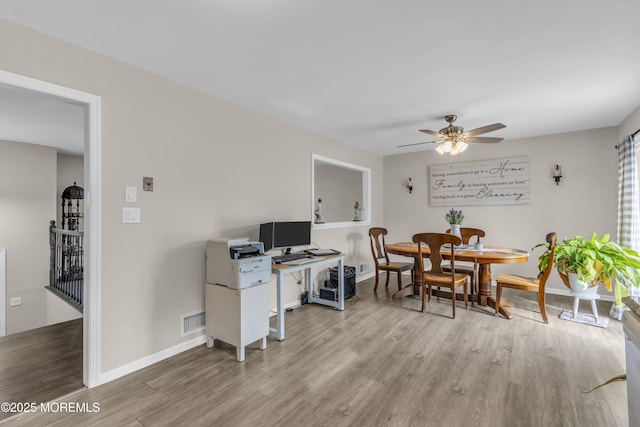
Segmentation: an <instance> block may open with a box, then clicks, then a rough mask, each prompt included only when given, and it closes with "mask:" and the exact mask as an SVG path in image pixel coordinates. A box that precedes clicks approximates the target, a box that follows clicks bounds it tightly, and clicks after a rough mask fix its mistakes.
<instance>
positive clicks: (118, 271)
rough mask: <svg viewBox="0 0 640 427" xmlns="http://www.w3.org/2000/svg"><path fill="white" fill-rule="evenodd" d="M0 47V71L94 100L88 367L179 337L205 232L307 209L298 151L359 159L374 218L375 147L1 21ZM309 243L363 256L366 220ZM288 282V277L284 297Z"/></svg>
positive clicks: (198, 281)
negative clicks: (148, 181)
mask: <svg viewBox="0 0 640 427" xmlns="http://www.w3.org/2000/svg"><path fill="white" fill-rule="evenodd" d="M0 50H1V51H2V52H3V54H2V55H1V56H0V69H4V70H6V71H10V72H13V73H17V74H22V75H26V76H29V77H33V78H37V79H41V80H44V81H48V82H51V83H55V84H59V85H63V86H67V87H71V88H74V89H77V90H81V91H84V92H89V93H93V94H96V95H99V96H100V97H101V99H102V165H101V168H102V212H101V215H102V242H101V252H102V277H101V279H102V295H101V324H102V331H101V333H102V342H101V346H102V354H101V363H102V367H101V371H102V372H106V371H110V370H113V369H116V368H118V367H121V366H123V365H126V364H128V363H131V362H134V361H137V360H139V359H142V358H144V357H146V356H149V355H153V354H156V353H158V352H160V351H162V350H165V349H167V348H170V347H173V346H176V345H178V344H180V343H181V342H183V341H185V340H188V339H191V338H192V336H187V337H181V336H180V328H179V320H180V315H182V314H185V313H191V312H194V311H198V310H202V309H203V307H204V266H205V258H204V247H205V242H206V240H207V239H208V238H211V237H220V236H227V237H235V236H247V237H250V238H252V239H257V237H258V224H260V223H262V222H267V221H272V220H283V221H284V220H310V219H312V212H311V209H310V206H312V201H311V154H312V153H317V154H320V155H323V156H326V157H330V158H334V159H338V160H342V161H346V162H349V163H353V164H357V165H361V166H364V167H368V168H371V170H372V187H373V191H372V221H373V222H375V223H381V222H382V191H381V185H382V158H381V157H379V156H376V155H372V154H368V153H365V152H363V151H360V150H357V149H355V148H352V147H349V146H346V145H343V144H340V143H337V142H335V141H333V140H330V139H327V138H324V137H321V136H318V135H316V134H313V133H311V132H308V131H305V130H302V129H300V128H297V127H294V126H291V125H287V124H283V123H282V122H279V121H277V120H275V119H273V118H270V117H267V116H265V115H263V114H259V113H256V112H253V111H250V110H248V109H246V108H244V107H241V106H239V105H236V104H233V103H230V102H228V101H226V100H224V99H221V98H218V97H216V96H213V95H208V94H205V93H202V92H199V91H196V90H194V89H191V88H189V87H186V86H183V85H180V84H177V83H175V82H171V81H169V80H167V79H164V78H161V77H158V76H156V75H153V74H150V73H147V72H145V71H143V70H140V69H137V68H134V67H131V66H128V65H125V64H123V63H120V62H117V61H114V60H111V59H108V58H106V57H104V56H102V55H98V54H94V53H91V52H88V51H86V50H84V49H81V48H79V47H76V46H73V45H70V44H68V43H65V42H62V41H58V40H55V39H53V38H50V37H47V36H45V35H43V34H40V33H38V32H35V31H32V30H29V29H27V28H25V27H22V26H19V25H17V24H14V23H11V22H9V21H5V20H0ZM143 176H150V177H154V179H155V188H154V191H153V192H143V191H142V188H141V187H142V177H143ZM54 181H55V180H52V182H54ZM283 183H285V184H286V188H285V189H284V190H283V188H282V185H283ZM125 186H136V187H137V188H138V202H137V203H135V204H134V206H137V207H139V208H141V217H142V222H141V224H138V225H131V224H122V223H121V209H122V207H123V206H125V202H124V188H125ZM312 240H313V241H315V242H317V243H318V244H319V245H320V246H323V247H333V248H336V249H339V250H342V251H344V252H346V253H348V257H347V260H346V263H347V264H348V265H357V264H358V263H360V262H366V263H368V264H369V265H371V260H370V258H371V256H370V254H369V248H368V241H367V228H366V227H362V226H360V227H359V226H354V227H349V228H342V229H329V230H315V231H314V232H313V234H312ZM298 293H299V289H298V288H297V287H296V285H295V284H293V283H290V284H289V286H288V287H287V295H286V297H285V300H286V301H295V300H297V299H298ZM272 298H275V296H273V295H272Z"/></svg>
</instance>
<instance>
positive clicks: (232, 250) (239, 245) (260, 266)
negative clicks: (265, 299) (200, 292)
mask: <svg viewBox="0 0 640 427" xmlns="http://www.w3.org/2000/svg"><path fill="white" fill-rule="evenodd" d="M206 255H207V283H211V284H218V285H222V286H226V287H228V288H232V289H244V288H248V287H250V286H254V285H259V284H262V283H269V282H270V281H271V256H269V255H265V254H264V245H263V244H262V242H249V240H247V239H246V238H233V239H226V238H225V239H211V240H209V241H208V242H207V248H206Z"/></svg>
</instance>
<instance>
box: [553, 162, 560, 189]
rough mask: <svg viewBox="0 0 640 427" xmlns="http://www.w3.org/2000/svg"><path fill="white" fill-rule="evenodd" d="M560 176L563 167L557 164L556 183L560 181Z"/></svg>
mask: <svg viewBox="0 0 640 427" xmlns="http://www.w3.org/2000/svg"><path fill="white" fill-rule="evenodd" d="M560 178H562V168H561V167H560V165H556V168H555V169H554V170H553V179H555V180H556V185H558V184H559V183H560Z"/></svg>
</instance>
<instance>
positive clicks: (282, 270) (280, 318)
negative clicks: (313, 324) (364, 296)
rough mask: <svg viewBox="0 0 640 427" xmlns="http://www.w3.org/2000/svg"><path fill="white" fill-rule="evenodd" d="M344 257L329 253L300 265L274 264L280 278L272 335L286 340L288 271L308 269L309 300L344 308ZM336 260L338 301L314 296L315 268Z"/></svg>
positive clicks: (273, 267) (343, 255)
mask: <svg viewBox="0 0 640 427" xmlns="http://www.w3.org/2000/svg"><path fill="white" fill-rule="evenodd" d="M344 257H345V254H339V255H329V256H324V257H319V258H317V259H314V260H312V261H310V262H308V263H306V264H299V265H287V264H273V266H272V267H271V272H272V273H273V274H275V275H276V276H277V278H278V288H277V292H278V305H277V312H276V316H277V319H276V322H277V325H276V327H275V328H269V334H270V335H271V336H274V337H276V338H277V339H278V341H282V340H284V312H285V310H284V278H285V275H287V274H288V273H294V272H296V271H301V270H307V274H306V279H305V281H306V285H307V286H306V288H307V291H309V302H310V303H316V304H323V305H328V306H330V307H334V308H337V309H338V310H340V311H342V310H344ZM336 262H337V263H338V301H329V300H326V299H322V298H317V297H314V296H313V291H314V285H313V277H312V274H313V268H314V267H319V266H322V265H326V264H333V263H336Z"/></svg>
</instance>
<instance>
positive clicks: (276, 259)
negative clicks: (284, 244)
mask: <svg viewBox="0 0 640 427" xmlns="http://www.w3.org/2000/svg"><path fill="white" fill-rule="evenodd" d="M303 258H309V255H307V254H299V253H293V254H285V255H280V256H274V257H272V259H273V262H287V261H294V260H298V259H303Z"/></svg>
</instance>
